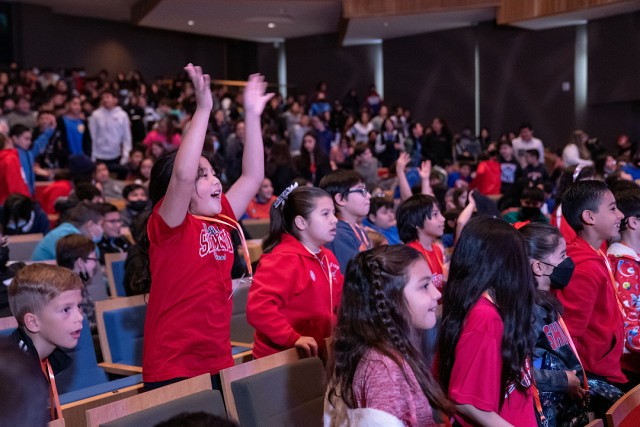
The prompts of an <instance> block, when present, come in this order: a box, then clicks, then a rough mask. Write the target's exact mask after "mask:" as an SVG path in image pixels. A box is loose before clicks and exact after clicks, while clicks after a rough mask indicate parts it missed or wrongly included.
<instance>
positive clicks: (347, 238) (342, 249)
mask: <svg viewBox="0 0 640 427" xmlns="http://www.w3.org/2000/svg"><path fill="white" fill-rule="evenodd" d="M336 228H337V230H336V238H335V239H333V242H331V243H328V244H326V245H324V246H325V248H327V249H329V250H330V251H331V252H333V253H334V255H335V256H336V258H337V259H338V264H340V272H341V273H342V274H344V273H345V271H346V269H347V264H348V263H349V261H350V260H351V258H353V257H354V256H356V255H357V254H358V253H359V252H360V245H361V244H362V242H365V244H366V246H367V248H371V242H369V238H368V237H367V233H365V232H364V230H362V229H360V230H361V235H360V238H358V237H356V234H355V233H354V232H353V229H352V228H351V226H350V225H349V224H347V223H346V222H344V221H338V225H337V227H336Z"/></svg>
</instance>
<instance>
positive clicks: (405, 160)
mask: <svg viewBox="0 0 640 427" xmlns="http://www.w3.org/2000/svg"><path fill="white" fill-rule="evenodd" d="M409 162H411V155H410V154H409V153H407V152H403V153H400V156H399V157H398V160H396V174H398V175H400V174H401V173H404V171H405V170H406V169H407V165H408V164H409Z"/></svg>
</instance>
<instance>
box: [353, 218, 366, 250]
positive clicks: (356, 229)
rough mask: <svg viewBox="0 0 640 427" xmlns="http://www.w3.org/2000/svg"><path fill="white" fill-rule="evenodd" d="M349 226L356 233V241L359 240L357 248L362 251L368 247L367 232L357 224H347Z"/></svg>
mask: <svg viewBox="0 0 640 427" xmlns="http://www.w3.org/2000/svg"><path fill="white" fill-rule="evenodd" d="M349 226H350V227H351V229H352V230H353V233H354V234H355V235H356V239H358V242H360V247H359V248H358V250H359V251H360V252H362V251H366V250H367V249H369V238H368V237H367V234H366V233H365V232H364V231H362V229H361V228H360V226H359V225H358V224H349ZM363 235H364V237H363Z"/></svg>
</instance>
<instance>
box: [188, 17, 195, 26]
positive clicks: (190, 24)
mask: <svg viewBox="0 0 640 427" xmlns="http://www.w3.org/2000/svg"><path fill="white" fill-rule="evenodd" d="M194 24H195V22H193V19H189V20H188V21H187V25H188V26H190V27H193V25H194Z"/></svg>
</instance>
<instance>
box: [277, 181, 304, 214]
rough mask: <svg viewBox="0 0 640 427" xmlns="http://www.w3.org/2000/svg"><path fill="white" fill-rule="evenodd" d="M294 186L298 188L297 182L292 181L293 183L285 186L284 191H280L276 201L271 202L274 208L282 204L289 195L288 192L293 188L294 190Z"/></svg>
mask: <svg viewBox="0 0 640 427" xmlns="http://www.w3.org/2000/svg"><path fill="white" fill-rule="evenodd" d="M296 188H298V183H297V182H294V183H293V184H291V185H290V186H288V187H287V188H285V189H284V191H283V192H282V193H280V195H279V196H278V198H277V199H276V201H275V202H273V206H275V207H276V208H279V207H280V205H284V202H286V201H287V197H289V194H291V192H292V191H293V190H295V189H296Z"/></svg>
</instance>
